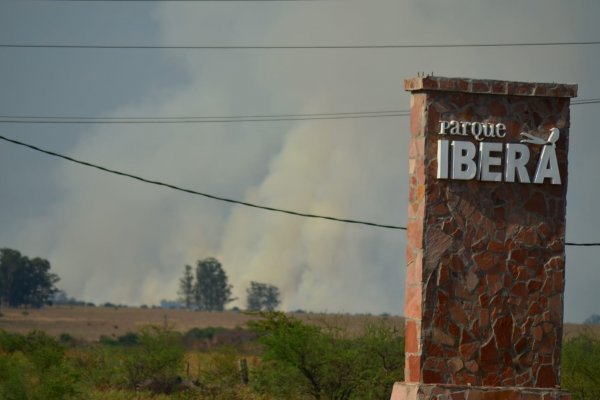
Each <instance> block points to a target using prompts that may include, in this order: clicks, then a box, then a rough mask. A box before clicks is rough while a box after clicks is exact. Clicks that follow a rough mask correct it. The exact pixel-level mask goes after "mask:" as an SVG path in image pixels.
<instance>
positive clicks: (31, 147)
mask: <svg viewBox="0 0 600 400" xmlns="http://www.w3.org/2000/svg"><path fill="white" fill-rule="evenodd" d="M0 139H1V140H4V141H7V142H10V143H14V144H17V145H19V146H23V147H27V148H29V149H32V150H35V151H39V152H41V153H44V154H48V155H51V156H54V157H59V158H62V159H64V160H67V161H71V162H74V163H77V164H80V165H85V166H87V167H91V168H96V169H98V170H100V171H103V172H108V173H111V174H115V175H119V176H124V177H127V178H131V179H135V180H138V181H141V182H145V183H150V184H153V185H157V186H163V187H167V188H170V189H174V190H178V191H181V192H185V193H189V194H193V195H198V196H203V197H207V198H209V199H213V200H219V201H224V202H227V203H232V204H238V205H242V206H246V207H252V208H258V209H261V210H266V211H274V212H279V213H284V214H289V215H295V216H298V217H305V218H317V219H324V220H329V221H335V222H344V223H349V224H359V225H366V226H372V227H375V228H386V229H399V230H406V227H405V226H398V225H387V224H379V223H375V222H368V221H360V220H353V219H346V218H337V217H331V216H326V215H317V214H309V213H303V212H297V211H291V210H285V209H281V208H275V207H268V206H262V205H258V204H254V203H248V202H245V201H239V200H233V199H228V198H225V197H221V196H215V195H211V194H207V193H202V192H198V191H195V190H191V189H185V188H182V187H179V186H176V185H172V184H169V183H164V182H159V181H154V180H150V179H146V178H142V177H140V176H136V175H132V174H128V173H125V172H121V171H117V170H113V169H110V168H106V167H103V166H100V165H96V164H92V163H89V162H86V161H81V160H77V159H74V158H72V157H68V156H65V155H62V154H59V153H55V152H53V151H49V150H45V149H42V148H39V147H37V146H33V145H30V144H27V143H23V142H20V141H17V140H14V139H10V138H7V137H4V136H0ZM565 246H580V247H591V246H600V243H577V242H565Z"/></svg>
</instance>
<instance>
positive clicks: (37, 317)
mask: <svg viewBox="0 0 600 400" xmlns="http://www.w3.org/2000/svg"><path fill="white" fill-rule="evenodd" d="M0 314H1V316H0V329H3V330H6V331H10V332H18V333H27V332H30V331H32V330H41V331H45V332H47V333H49V334H51V335H55V336H58V335H60V334H62V333H68V334H70V335H71V336H73V337H75V338H77V339H84V340H88V341H95V340H98V339H99V338H100V336H102V335H105V336H110V337H118V336H121V335H124V334H125V333H127V332H136V331H137V330H138V329H139V328H140V327H142V326H145V325H161V326H162V325H167V326H172V327H173V328H174V329H175V330H177V331H180V332H187V331H188V330H190V329H192V328H207V327H222V328H229V329H231V328H236V327H244V325H245V324H246V323H247V322H248V321H251V320H255V319H258V318H259V317H258V316H252V315H247V314H244V313H243V312H234V311H226V312H198V311H190V310H174V309H163V308H137V307H117V308H112V307H80V306H57V307H44V308H41V309H14V308H4V309H2V310H1V311H0ZM292 315H294V316H295V317H297V318H300V319H302V320H304V321H308V322H311V323H315V324H317V325H321V326H330V327H339V328H342V329H344V330H345V331H346V332H347V333H348V334H349V335H360V334H361V333H362V331H363V329H364V327H365V326H366V324H368V323H376V322H378V321H381V320H382V319H385V320H386V321H387V322H388V323H390V324H392V325H393V326H395V327H397V328H398V329H399V330H400V331H401V332H403V331H404V319H403V318H401V317H397V316H389V317H387V316H370V315H349V314H312V313H298V314H292Z"/></svg>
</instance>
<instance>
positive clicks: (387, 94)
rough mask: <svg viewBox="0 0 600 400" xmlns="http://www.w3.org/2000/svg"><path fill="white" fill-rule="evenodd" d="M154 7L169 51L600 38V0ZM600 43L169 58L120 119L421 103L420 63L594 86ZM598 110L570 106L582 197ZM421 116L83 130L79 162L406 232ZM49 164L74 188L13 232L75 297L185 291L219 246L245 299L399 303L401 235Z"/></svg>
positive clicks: (583, 300) (575, 229)
mask: <svg viewBox="0 0 600 400" xmlns="http://www.w3.org/2000/svg"><path fill="white" fill-rule="evenodd" d="M155 7H156V8H155V11H154V18H155V22H156V27H157V32H155V35H156V37H158V38H159V39H160V41H161V44H166V45H170V44H178V45H185V44H190V45H196V44H198V45H203V44H207V45H214V44H225V45H227V44H232V45H236V44H241V45H244V44H265V45H280V44H291V45H303V44H419V43H424V44H427V43H475V42H488V43H497V42H527V41H529V42H534V41H562V40H565V41H569V40H597V37H598V34H599V32H598V25H597V24H596V23H595V21H594V20H593V16H595V15H597V14H598V13H597V12H591V11H590V8H591V7H596V8H597V5H595V4H591V2H590V3H587V5H586V6H581V7H574V6H572V5H571V4H564V3H563V2H559V1H554V2H552V4H551V5H549V4H548V2H546V1H536V2H533V3H531V4H529V3H528V4H527V5H523V4H521V2H517V1H514V2H510V5H509V4H507V3H506V2H502V3H499V2H497V3H496V2H494V3H493V2H491V1H490V2H485V3H478V4H473V3H472V2H469V1H466V0H465V1H462V2H460V4H456V3H453V4H451V5H450V4H447V5H446V4H440V3H439V2H428V1H415V2H412V1H407V2H359V1H356V2H346V1H344V2H337V1H325V2H281V3H274V2H223V3H219V2H214V3H212V2H209V3H206V2H200V3H190V2H180V3H178V2H173V3H172V2H168V3H164V4H157V5H156V6H155ZM591 49H592V48H591V47H578V46H571V47H553V48H547V47H546V48H544V47H517V48H504V47H499V48H446V49H371V50H281V51H269V50H261V51H248V50H240V51H221V50H214V51H178V50H172V51H164V52H162V53H161V54H162V57H163V61H166V62H169V63H171V65H173V66H174V68H175V69H176V70H177V71H179V75H178V76H177V77H176V78H177V79H176V80H177V82H178V83H177V85H174V86H173V87H170V88H165V89H163V90H161V91H156V92H154V93H151V94H150V95H148V96H146V97H144V98H143V99H140V100H139V101H135V102H133V103H132V104H129V105H124V106H120V107H119V108H118V111H117V112H115V114H114V115H115V116H119V115H123V116H125V115H147V116H161V115H169V116H173V115H184V116H185V115H242V114H246V115H248V114H250V115H253V114H279V113H281V114H285V113H314V112H345V111H371V110H387V109H407V108H408V106H409V99H408V95H407V94H406V93H405V92H404V90H403V79H404V78H407V77H410V76H414V75H416V73H417V72H420V71H425V72H427V73H429V72H434V73H435V74H436V75H445V76H468V77H475V78H497V79H509V80H530V81H561V82H577V83H580V84H582V86H581V90H580V93H581V97H582V98H592V97H598V93H600V87H599V86H598V84H597V82H596V80H595V78H594V79H592V78H591V77H592V76H593V77H595V75H596V71H597V69H598V68H599V67H600V66H599V65H598V61H599V60H598V56H597V52H596V53H594V54H591ZM588 50H589V51H588ZM115 62H118V60H115ZM582 65H585V66H586V67H581V66H582ZM182 82H183V83H182ZM584 83H586V84H585V85H584ZM93 84H96V85H102V82H95V83H93ZM590 107H591V106H590ZM592 111H593V110H592ZM590 115H593V112H591V113H583V112H582V113H581V114H575V113H574V120H573V127H572V131H571V134H572V147H571V160H574V161H572V164H571V176H572V178H571V182H570V188H569V189H570V193H582V192H586V191H590V190H592V189H590V188H589V185H587V184H586V183H585V182H586V180H584V179H582V178H578V177H577V176H579V174H580V173H583V172H582V170H583V169H585V168H588V169H591V167H590V166H589V165H588V164H589V161H585V162H584V161H583V160H591V159H592V157H586V156H587V155H591V154H593V149H594V147H593V146H589V144H590V143H594V142H595V141H596V139H594V138H593V137H592V135H591V133H592V132H593V131H592V129H591V128H592V119H591V116H590ZM408 126H409V125H408V118H405V117H395V118H370V119H354V120H353V119H348V120H335V121H326V120H320V121H284V122H257V123H229V124H198V125H193V124H190V125H140V126H137V125H127V126H102V127H97V128H85V127H83V128H82V129H85V130H86V131H85V134H84V135H81V136H80V137H79V141H78V142H77V143H74V144H73V145H72V147H71V149H72V150H71V151H70V154H71V155H73V156H75V157H78V158H81V159H85V160H89V161H90V162H97V163H100V164H105V165H107V166H109V167H112V168H115V169H120V170H124V171H127V172H130V173H133V174H139V175H141V176H144V177H148V178H151V179H156V180H163V181H166V182H169V183H173V184H176V185H181V186H184V187H189V188H191V189H195V190H199V191H204V192H208V193H212V194H216V195H222V196H225V197H231V198H239V199H242V200H246V201H250V202H255V203H260V204H265V205H269V206H273V207H280V208H287V209H292V210H297V211H302V212H309V213H316V214H326V215H333V216H338V217H342V218H353V219H365V220H369V221H375V222H381V223H385V224H396V225H403V224H405V222H406V212H407V211H406V210H407V203H406V201H407V187H408V183H407V179H408V171H407V157H408V151H407V143H408V140H407V139H408ZM582 137H583V138H585V140H584V139H582ZM57 150H60V149H57ZM591 152H592V153H591ZM593 159H595V158H593ZM578 160H580V161H578ZM39 174H40V179H44V180H49V181H51V182H53V184H55V185H59V187H60V188H61V189H62V191H61V194H60V196H58V198H56V199H52V201H49V202H48V204H47V206H46V207H45V208H44V209H43V210H39V212H37V213H35V214H32V215H31V216H30V217H29V218H27V219H24V220H22V221H19V224H18V226H19V229H18V230H15V231H10V232H4V234H3V235H2V238H3V239H5V240H4V243H6V245H9V246H14V247H16V248H19V249H21V250H23V251H24V252H26V253H27V254H29V255H32V256H33V255H39V256H43V257H47V258H49V259H50V261H51V262H52V265H53V269H55V270H56V272H57V273H58V274H59V275H60V276H61V277H62V281H61V287H63V288H64V289H66V290H67V292H68V293H69V294H70V295H73V296H76V297H78V298H82V299H86V300H89V301H95V302H102V301H112V302H124V303H130V304H142V303H147V304H153V303H157V302H158V300H159V299H161V298H174V297H175V296H176V292H177V282H178V279H179V277H180V276H181V274H182V272H183V267H184V265H185V264H193V263H194V262H195V261H196V260H198V259H201V258H203V257H209V256H214V257H217V258H218V259H219V260H220V261H222V263H223V265H224V267H225V269H226V271H227V273H228V275H229V278H230V281H231V283H232V284H233V285H234V289H235V295H236V296H238V297H240V303H239V304H240V305H242V306H243V305H244V295H245V289H246V286H247V285H248V284H249V282H250V281H251V280H255V281H262V282H267V283H271V284H275V285H277V286H279V287H280V289H281V292H282V297H283V298H282V299H283V307H284V308H285V309H298V308H302V309H310V310H317V311H321V310H328V311H349V312H376V313H377V312H384V311H386V312H392V313H401V312H402V303H403V293H404V288H403V285H404V281H403V276H404V272H403V270H404V245H405V242H404V232H402V231H393V230H387V229H376V228H370V227H364V226H358V225H348V224H341V223H335V222H329V221H321V220H311V219H305V218H299V217H294V216H289V215H283V214H276V213H270V212H266V211H260V210H254V209H248V208H245V207H242V206H231V205H228V204H224V203H219V202H216V201H213V200H208V199H203V198H199V197H196V196H192V195H187V194H183V193H176V192H173V191H171V190H169V189H166V188H158V187H153V186H150V185H147V184H143V183H139V182H135V181H131V180H128V179H126V178H120V177H115V176H110V175H108V174H105V173H100V172H97V171H93V170H88V169H86V168H83V167H76V166H73V165H71V164H67V163H64V162H54V161H48V169H47V170H46V171H40V172H39ZM588 178H589V179H588V181H589V180H591V179H592V178H591V177H590V176H589V175H588ZM596 186H597V185H596ZM594 198H597V196H594V195H592V194H590V195H589V196H573V195H570V198H569V207H570V208H569V215H568V218H569V219H568V221H569V224H571V225H569V231H568V235H572V237H573V240H578V239H584V240H585V239H590V238H594V237H595V238H596V239H598V233H597V232H596V229H595V227H593V226H592V227H582V225H577V226H575V225H574V224H573V222H574V221H584V222H585V223H586V224H588V223H589V221H590V217H589V215H590V213H588V212H586V213H585V214H584V213H583V211H585V210H591V209H592V208H591V205H593V207H595V204H594V202H593V199H594ZM580 210H583V211H580ZM593 210H595V208H593ZM594 215H595V214H594ZM7 218H8V217H7ZM582 224H583V222H582ZM592 225H593V224H592ZM581 254H583V253H579V252H577V253H575V252H569V253H568V254H567V265H568V267H567V269H568V272H567V281H568V282H570V281H569V280H570V279H571V280H572V281H573V282H580V283H581V284H582V285H590V283H589V282H592V283H593V282H596V284H597V282H598V280H597V279H590V276H593V277H597V276H598V271H597V270H593V271H592V269H593V268H592V269H590V270H589V271H588V272H589V273H585V274H583V273H581V274H579V275H578V274H575V273H573V274H572V275H571V272H569V268H575V267H574V265H592V264H591V260H590V259H589V255H585V254H588V253H585V254H584V255H583V256H582V255H581ZM586 257H588V258H586ZM592 259H593V258H592ZM590 268H591V267H590ZM569 285H570V283H568V284H567V319H571V320H580V319H583V318H584V317H585V316H586V315H589V314H590V313H591V312H598V310H594V304H595V303H594V301H593V298H591V297H589V296H588V297H585V296H584V295H581V296H580V295H579V294H578V293H576V292H577V291H574V290H572V286H569Z"/></svg>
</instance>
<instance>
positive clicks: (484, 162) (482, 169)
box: [479, 142, 503, 182]
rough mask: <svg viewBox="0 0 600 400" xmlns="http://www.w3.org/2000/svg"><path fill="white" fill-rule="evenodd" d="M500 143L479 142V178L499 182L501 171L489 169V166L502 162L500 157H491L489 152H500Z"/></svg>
mask: <svg viewBox="0 0 600 400" xmlns="http://www.w3.org/2000/svg"><path fill="white" fill-rule="evenodd" d="M502 147H503V146H502V143H499V142H481V143H479V179H480V180H482V181H487V182H501V181H502V173H501V172H492V171H490V166H499V165H501V164H502V158H500V157H493V156H492V155H491V154H490V153H492V152H494V153H502Z"/></svg>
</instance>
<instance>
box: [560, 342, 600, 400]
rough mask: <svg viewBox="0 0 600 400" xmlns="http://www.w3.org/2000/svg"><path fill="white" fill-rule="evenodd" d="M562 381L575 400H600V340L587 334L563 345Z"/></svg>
mask: <svg viewBox="0 0 600 400" xmlns="http://www.w3.org/2000/svg"><path fill="white" fill-rule="evenodd" d="M561 380H562V386H563V388H565V389H567V390H568V391H570V392H571V394H572V396H573V399H574V400H590V399H598V398H600V338H599V337H598V336H597V335H595V334H593V333H591V332H586V333H583V334H581V335H579V336H575V337H572V338H570V339H568V340H566V341H565V342H564V343H563V349H562V368H561Z"/></svg>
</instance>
